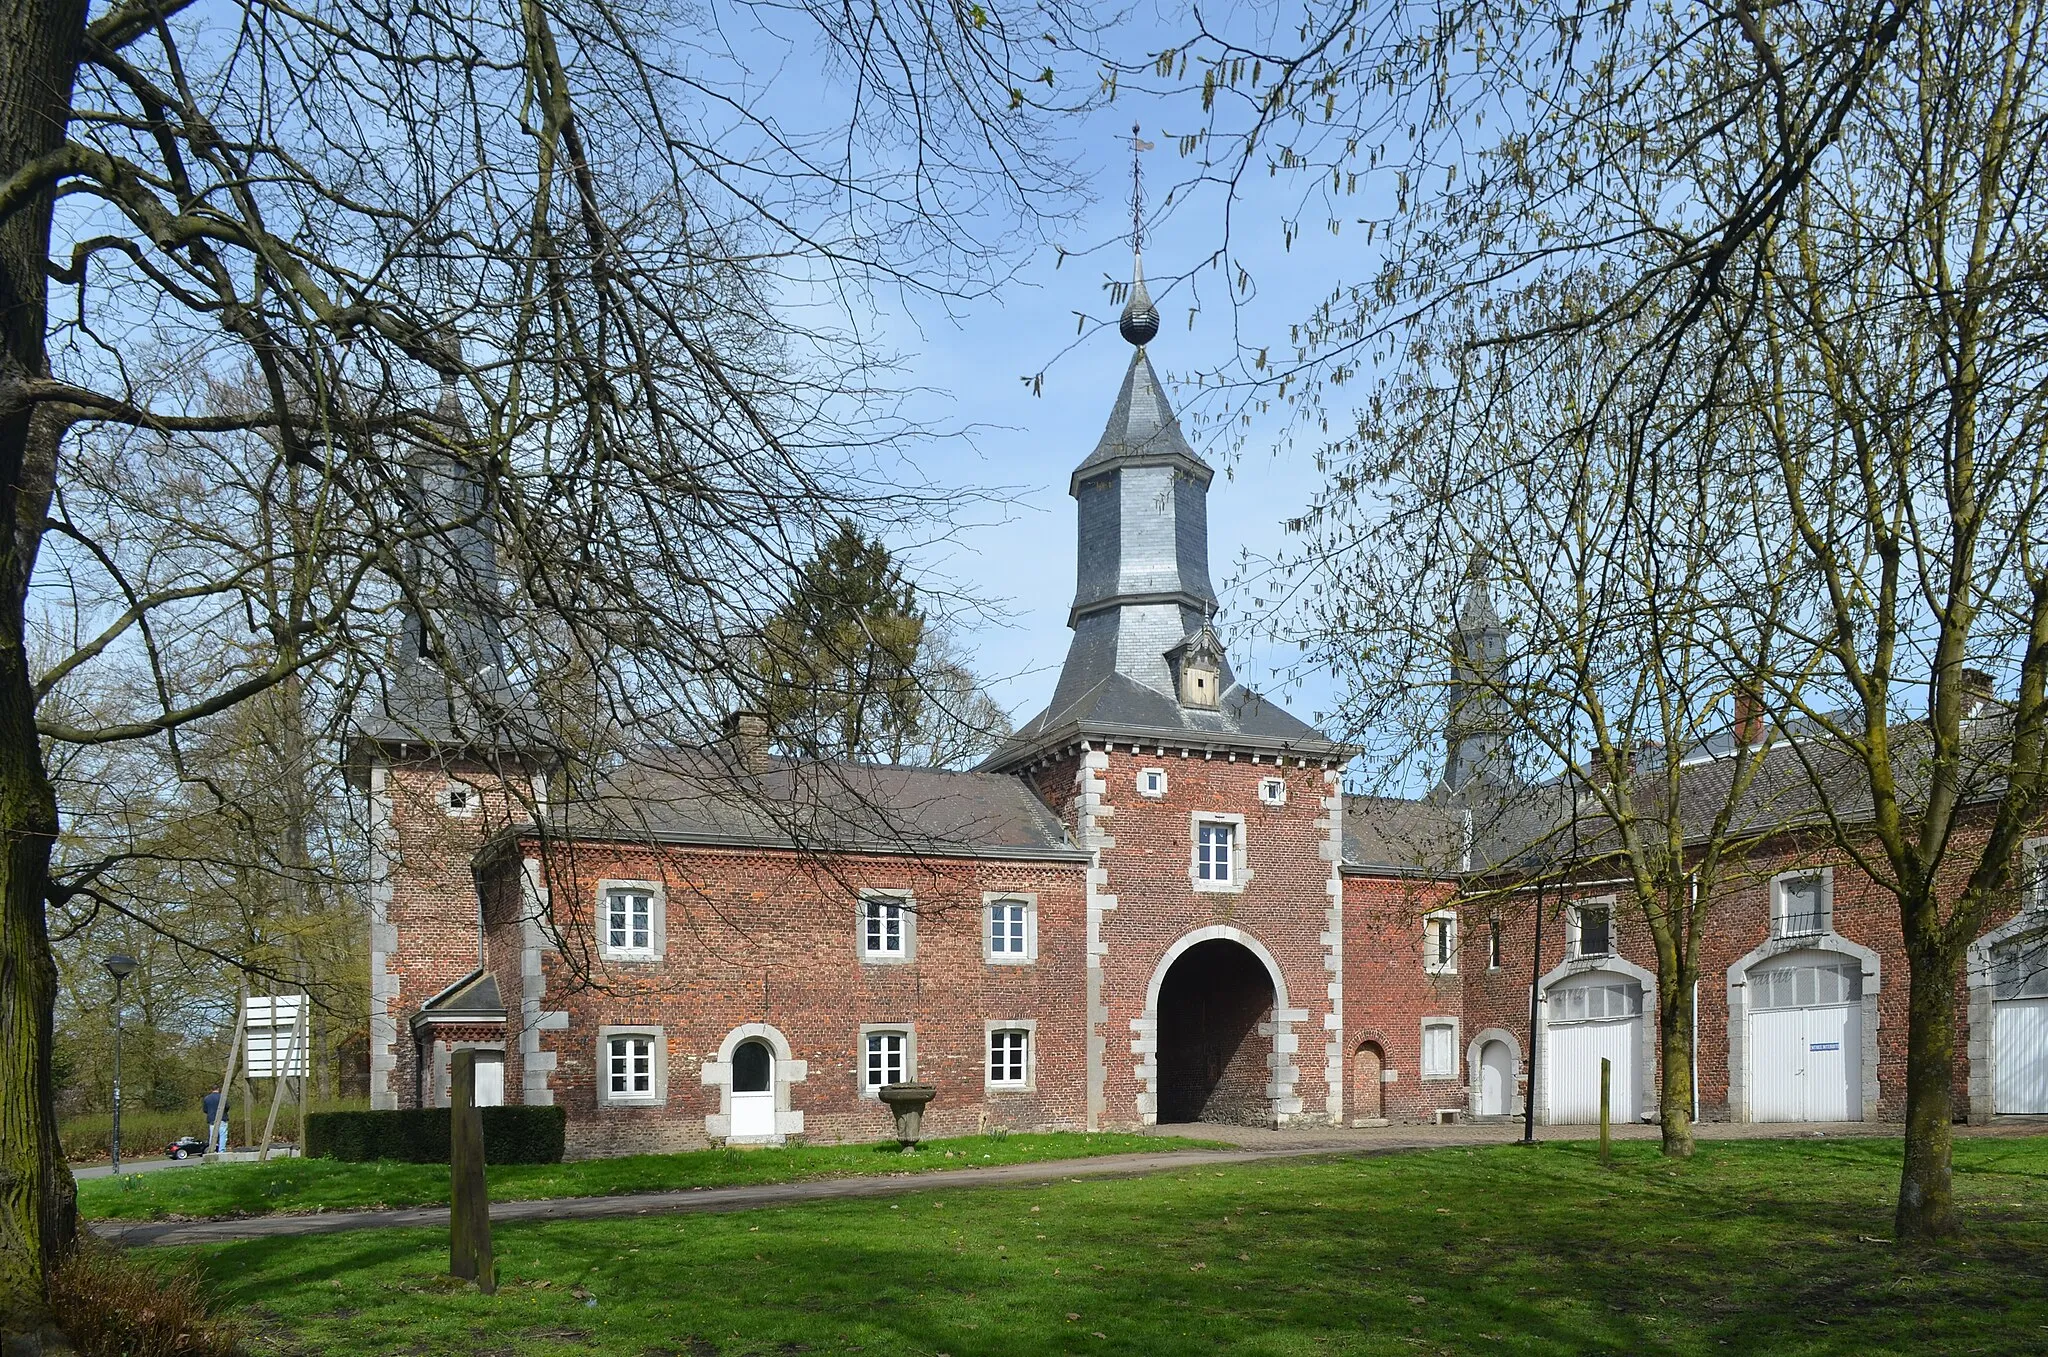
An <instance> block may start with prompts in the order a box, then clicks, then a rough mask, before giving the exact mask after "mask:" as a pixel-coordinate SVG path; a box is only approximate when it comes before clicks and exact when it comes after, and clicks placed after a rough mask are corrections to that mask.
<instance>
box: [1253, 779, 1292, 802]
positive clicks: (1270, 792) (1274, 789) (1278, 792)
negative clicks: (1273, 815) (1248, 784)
mask: <svg viewBox="0 0 2048 1357" xmlns="http://www.w3.org/2000/svg"><path fill="white" fill-rule="evenodd" d="M1259 804H1261V805H1265V806H1284V805H1286V804H1287V779H1286V778H1284V777H1262V778H1260V779H1259Z"/></svg>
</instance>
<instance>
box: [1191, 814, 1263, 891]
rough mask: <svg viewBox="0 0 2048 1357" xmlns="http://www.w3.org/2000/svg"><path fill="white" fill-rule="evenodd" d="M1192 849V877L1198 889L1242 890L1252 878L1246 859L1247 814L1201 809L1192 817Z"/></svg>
mask: <svg viewBox="0 0 2048 1357" xmlns="http://www.w3.org/2000/svg"><path fill="white" fill-rule="evenodd" d="M1189 830H1190V836H1191V838H1192V839H1193V843H1192V844H1191V847H1192V850H1193V851H1192V853H1191V854H1190V856H1189V861H1188V878H1189V879H1190V880H1191V881H1193V882H1194V886H1195V889H1196V890H1198V891H1235V890H1242V889H1243V888H1244V883H1245V882H1246V881H1247V880H1249V879H1250V878H1251V872H1250V871H1249V870H1248V869H1247V868H1246V866H1245V861H1244V817H1243V816H1242V815H1217V814H1205V813H1199V812H1198V813H1197V814H1195V815H1193V816H1191V817H1190V819H1189Z"/></svg>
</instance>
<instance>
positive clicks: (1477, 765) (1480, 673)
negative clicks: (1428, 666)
mask: <svg viewBox="0 0 2048 1357" xmlns="http://www.w3.org/2000/svg"><path fill="white" fill-rule="evenodd" d="M1491 573H1492V562H1491V561H1490V560H1489V559H1488V558H1487V555H1486V552H1485V550H1484V549H1483V548H1474V549H1473V552H1472V555H1471V556H1470V557H1469V558H1468V559H1467V561H1466V563H1465V574H1464V578H1463V580H1462V581H1461V582H1460V586H1459V597H1458V611H1457V618H1456V621H1455V622H1454V623H1453V624H1452V627H1451V635H1450V653H1451V672H1450V701H1449V704H1448V713H1449V715H1448V720H1447V722H1446V725H1445V730H1444V790H1445V791H1448V792H1452V793H1457V792H1461V791H1464V790H1466V789H1467V788H1468V787H1470V786H1471V785H1472V784H1473V783H1474V782H1475V781H1476V782H1478V783H1480V784H1482V785H1502V784H1504V783H1505V782H1506V781H1507V779H1508V777H1509V775H1510V770H1509V768H1508V763H1507V728H1508V720H1507V707H1506V703H1505V701H1504V700H1503V698H1502V697H1501V694H1500V691H1499V684H1500V683H1501V681H1502V680H1503V679H1504V678H1505V676H1506V675H1505V668H1506V664H1507V630H1506V628H1505V627H1503V626H1502V625H1501V620H1500V613H1499V611H1498V610H1497V609H1495V607H1494V606H1493V592H1492V590H1491V589H1490V588H1489V587H1488V584H1487V579H1488V576H1489V575H1490V574H1491Z"/></svg>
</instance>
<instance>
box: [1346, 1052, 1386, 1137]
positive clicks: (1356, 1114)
mask: <svg viewBox="0 0 2048 1357" xmlns="http://www.w3.org/2000/svg"><path fill="white" fill-rule="evenodd" d="M1386 1069H1387V1057H1386V1053H1385V1052H1384V1051H1382V1050H1380V1045H1379V1043H1378V1042H1376V1041H1368V1042H1365V1043H1363V1044H1362V1045H1360V1046H1359V1048H1358V1049H1357V1050H1356V1051H1354V1052H1352V1055H1351V1119H1352V1121H1354V1122H1365V1121H1384V1120H1386V1116H1387V1114H1386V1111H1385V1107H1386V1104H1385V1103H1384V1102H1383V1101H1382V1099H1383V1096H1384V1093H1385V1090H1386Z"/></svg>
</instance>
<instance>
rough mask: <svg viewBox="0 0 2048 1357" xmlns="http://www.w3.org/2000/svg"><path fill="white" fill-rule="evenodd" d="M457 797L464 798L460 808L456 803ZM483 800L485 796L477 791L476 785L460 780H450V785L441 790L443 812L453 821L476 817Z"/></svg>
mask: <svg viewBox="0 0 2048 1357" xmlns="http://www.w3.org/2000/svg"><path fill="white" fill-rule="evenodd" d="M457 796H460V797H461V798H462V804H461V805H459V806H458V805H457V804H456V803H455V798H456V797H457ZM482 799H483V795H482V793H480V792H478V791H477V789H476V784H474V783H470V782H464V781H462V779H460V778H449V779H448V785H446V786H445V787H443V788H441V810H442V812H443V813H444V814H446V815H448V816H449V817H450V818H451V819H456V820H466V819H468V818H469V817H470V816H472V815H475V814H476V808H477V802H479V801H481V800H482Z"/></svg>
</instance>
